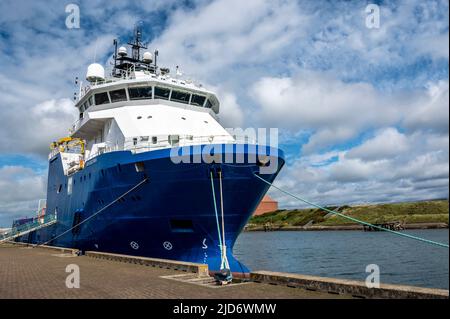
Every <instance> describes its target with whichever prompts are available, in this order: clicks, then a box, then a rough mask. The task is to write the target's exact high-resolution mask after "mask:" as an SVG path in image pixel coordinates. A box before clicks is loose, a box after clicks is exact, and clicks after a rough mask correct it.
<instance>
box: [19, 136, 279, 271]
mask: <svg viewBox="0 0 450 319" xmlns="http://www.w3.org/2000/svg"><path fill="white" fill-rule="evenodd" d="M218 146H219V147H220V148H221V149H222V151H221V152H220V156H222V158H223V159H224V158H225V157H226V156H230V155H233V156H236V155H238V156H239V155H241V156H243V157H244V163H234V164H225V163H223V164H220V163H213V164H208V163H204V162H201V163H179V164H174V163H173V162H172V160H171V158H170V149H164V150H155V151H151V152H145V153H138V154H132V153H131V152H130V151H117V152H111V153H106V154H102V155H99V156H97V157H96V158H94V159H93V160H90V161H88V162H87V163H86V167H85V168H84V169H83V170H81V171H78V172H77V173H75V174H73V175H72V187H70V185H69V184H70V183H69V181H68V176H65V175H64V173H63V167H62V163H61V158H60V154H58V155H56V156H55V157H54V158H52V159H51V160H50V162H49V177H48V189H47V214H52V213H54V214H56V215H57V223H56V224H54V225H51V226H48V227H47V228H43V229H40V230H38V231H35V232H33V233H30V234H28V235H26V236H23V237H21V238H18V241H22V242H30V243H38V244H39V243H44V242H47V241H50V242H49V243H48V244H49V245H55V246H62V247H72V248H79V249H81V250H83V251H87V250H91V251H102V252H112V253H120V254H128V255H136V256H146V257H154V258H164V259H173V260H182V261H189V262H196V263H207V264H208V266H209V269H210V270H212V271H216V270H219V268H220V249H219V239H218V238H219V237H218V230H217V229H218V225H217V222H216V214H215V209H214V200H213V193H212V187H211V179H210V174H211V172H212V173H213V176H214V179H213V181H214V187H215V196H216V199H217V206H218V211H219V215H220V192H219V179H218V173H217V172H218V170H221V172H222V176H223V178H222V181H223V201H224V215H225V238H226V246H227V247H228V255H227V257H228V260H229V263H230V268H231V271H232V272H242V273H246V272H248V271H249V269H248V268H247V267H245V266H244V265H243V264H241V263H240V262H239V261H238V260H236V258H234V256H233V255H232V248H233V245H234V243H235V240H236V238H237V236H238V235H239V234H240V232H241V231H242V230H243V228H244V226H245V224H246V223H247V221H248V219H249V218H250V216H251V214H252V213H253V211H254V210H255V208H256V207H257V205H258V204H259V202H260V200H261V199H262V197H263V196H264V194H265V193H266V192H267V190H268V186H267V184H265V183H263V182H261V181H260V180H258V179H257V178H256V177H255V176H254V174H255V173H258V172H259V169H260V165H261V163H260V165H257V164H255V163H249V161H248V155H249V154H254V153H255V150H253V148H252V147H249V145H246V144H245V145H241V147H237V146H236V145H233V149H232V151H231V152H230V151H229V150H228V149H226V148H225V147H224V146H223V145H220V144H219V145H218ZM202 147H205V146H202ZM208 147H210V146H208ZM185 149H187V150H189V151H190V152H191V153H195V152H196V151H198V150H196V149H195V148H192V147H190V148H189V147H187V148H185ZM261 152H264V153H266V154H267V155H271V154H274V149H270V148H269V147H262V151H261V149H259V154H261ZM276 152H277V153H276V154H277V155H276V156H275V157H274V156H273V155H272V157H271V158H272V159H276V160H277V167H276V169H275V171H274V172H273V173H272V174H266V175H262V176H263V177H264V178H265V179H267V180H268V181H270V182H271V181H273V180H274V179H275V177H276V175H277V174H278V172H279V170H280V169H281V167H282V166H283V165H284V159H283V153H282V151H281V150H276ZM230 153H231V154H230ZM216 154H218V153H217V148H216ZM146 178H148V180H147V181H146V182H144V183H142V184H141V185H140V186H138V187H137V188H136V189H135V190H134V191H132V192H130V193H129V194H127V195H126V196H124V197H123V198H122V199H120V200H118V201H115V200H117V199H118V198H119V197H120V196H121V195H123V194H124V193H126V192H127V191H129V190H130V189H132V188H133V187H135V186H136V185H138V184H139V183H140V182H142V181H143V180H145V179H146ZM70 188H72V190H71V194H70ZM114 201H115V202H114ZM112 202H113V204H111V205H110V206H109V207H107V208H106V209H104V210H103V211H102V212H101V213H99V214H97V215H95V216H94V217H92V218H90V219H88V220H87V221H85V222H83V223H82V224H81V225H79V226H77V227H75V228H73V229H71V228H72V227H73V226H74V225H77V224H78V223H80V222H82V221H83V220H86V219H87V218H88V217H89V216H92V215H93V214H94V213H96V212H98V211H99V210H101V209H102V208H104V207H105V206H107V205H108V204H110V203H112ZM219 222H220V216H219ZM68 230H69V231H68ZM67 231H68V232H67ZM64 232H66V233H65V234H64Z"/></svg>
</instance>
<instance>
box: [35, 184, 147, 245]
mask: <svg viewBox="0 0 450 319" xmlns="http://www.w3.org/2000/svg"><path fill="white" fill-rule="evenodd" d="M146 181H148V177H146V178H144V179H143V180H142V181H140V182H139V183H138V184H136V185H135V186H133V187H132V188H130V189H129V190H128V191H126V192H125V193H123V194H122V195H120V196H119V197H117V198H116V199H115V200H113V201H112V202H111V203H109V204H108V205H106V206H104V207H103V208H102V209H100V210H98V211H97V212H95V213H94V214H92V215H91V216H89V217H88V218H86V219H84V220H82V221H81V222H79V223H78V224H76V225H75V226H72V227H71V228H69V229H68V230H66V231H64V232H62V233H61V234H59V235H58V236H56V237H54V238H52V239H50V240H48V241H46V242H44V243H41V244H36V246H43V245H46V244H48V243H49V242H51V241H53V240H55V239H56V238H59V237H61V236H63V235H65V234H67V233H68V232H70V231H71V230H72V229H74V228H76V227H78V226H80V225H81V224H83V223H85V222H87V221H88V220H90V219H91V218H93V217H94V216H96V215H98V214H100V213H101V212H103V211H104V210H105V209H107V208H108V207H110V206H111V205H113V204H114V203H115V202H117V201H118V200H119V199H121V198H122V197H125V196H126V195H128V194H129V193H131V192H132V191H134V190H135V189H136V188H138V187H139V186H141V185H142V184H144V183H145V182H146Z"/></svg>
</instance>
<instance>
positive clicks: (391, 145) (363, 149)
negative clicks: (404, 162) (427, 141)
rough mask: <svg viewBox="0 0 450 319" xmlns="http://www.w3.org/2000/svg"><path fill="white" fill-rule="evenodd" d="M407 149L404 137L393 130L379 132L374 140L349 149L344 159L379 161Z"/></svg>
mask: <svg viewBox="0 0 450 319" xmlns="http://www.w3.org/2000/svg"><path fill="white" fill-rule="evenodd" d="M408 149H409V145H408V141H407V138H406V136H405V135H403V134H401V133H400V132H398V131H397V130H396V129H394V128H387V129H384V130H381V131H380V132H379V133H378V134H377V135H376V136H375V137H374V138H372V139H370V140H368V141H366V142H365V143H364V144H362V145H360V146H357V147H355V148H353V149H351V150H350V151H349V152H348V153H347V154H346V157H347V158H349V159H351V158H360V159H362V160H366V161H371V160H380V159H386V158H392V157H395V156H397V155H398V154H402V153H403V152H405V151H407V150H408Z"/></svg>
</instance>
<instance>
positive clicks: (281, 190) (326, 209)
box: [254, 174, 449, 248]
mask: <svg viewBox="0 0 450 319" xmlns="http://www.w3.org/2000/svg"><path fill="white" fill-rule="evenodd" d="M254 175H255V176H256V177H257V178H259V179H260V180H262V181H263V182H264V183H266V184H268V185H270V186H272V187H273V188H276V189H278V190H279V191H280V192H283V193H285V194H287V195H289V196H291V197H293V198H295V199H297V200H299V201H301V202H304V203H306V204H309V205H311V206H314V207H317V208H319V209H321V210H323V211H326V212H328V213H331V214H335V215H338V216H340V217H342V218H345V219H349V220H351V221H353V222H356V223H359V224H362V225H366V226H370V227H373V228H376V229H379V230H383V231H386V232H389V233H392V234H395V235H399V236H403V237H406V238H409V239H414V240H418V241H421V242H424V243H427V244H431V245H435V246H440V247H445V248H449V245H448V244H444V243H440V242H437V241H433V240H429V239H426V238H422V237H418V236H414V235H410V234H406V233H401V232H398V231H395V230H392V229H388V228H384V227H381V226H377V225H374V224H371V223H368V222H365V221H362V220H359V219H357V218H354V217H351V216H348V215H345V214H342V213H339V212H336V211H334V210H331V209H328V208H326V207H323V206H320V205H317V204H314V203H312V202H310V201H308V200H306V199H304V198H301V197H299V196H296V195H294V194H292V193H290V192H288V191H286V190H284V189H281V188H280V187H278V186H275V185H274V184H272V183H270V182H268V181H266V180H265V179H264V178H262V177H261V176H258V175H256V174H254Z"/></svg>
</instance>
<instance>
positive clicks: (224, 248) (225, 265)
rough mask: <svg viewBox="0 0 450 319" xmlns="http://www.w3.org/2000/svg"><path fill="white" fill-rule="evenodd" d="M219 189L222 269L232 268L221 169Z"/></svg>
mask: <svg viewBox="0 0 450 319" xmlns="http://www.w3.org/2000/svg"><path fill="white" fill-rule="evenodd" d="M219 190H220V211H221V213H222V241H223V242H222V255H223V257H222V265H221V266H220V268H221V269H223V268H225V269H230V265H229V264H228V258H227V245H226V241H225V215H224V213H223V191H222V171H219Z"/></svg>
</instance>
